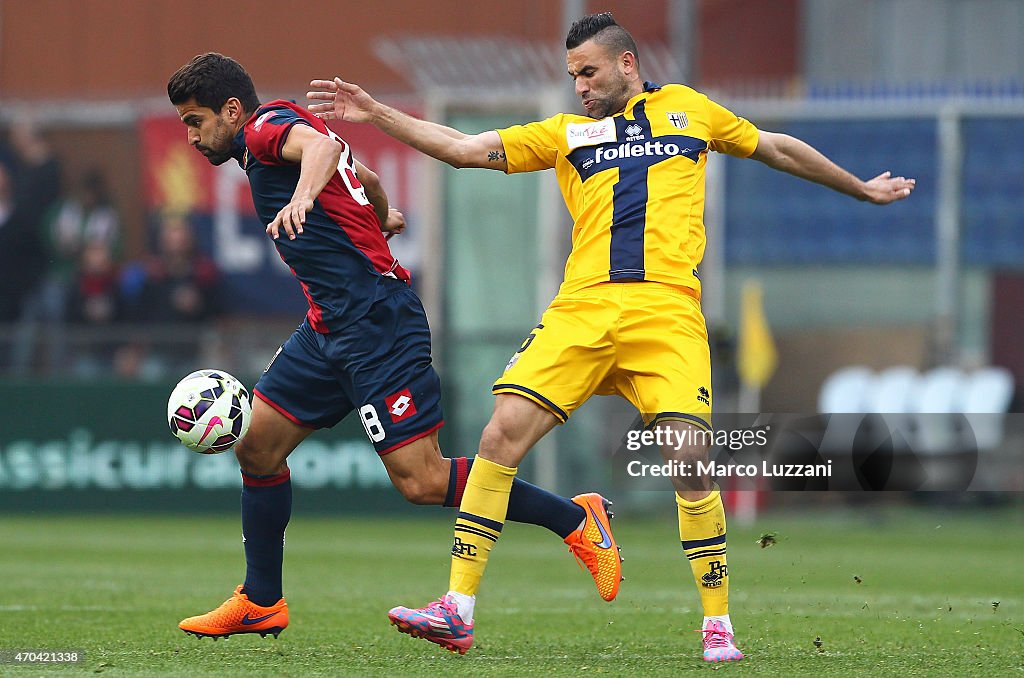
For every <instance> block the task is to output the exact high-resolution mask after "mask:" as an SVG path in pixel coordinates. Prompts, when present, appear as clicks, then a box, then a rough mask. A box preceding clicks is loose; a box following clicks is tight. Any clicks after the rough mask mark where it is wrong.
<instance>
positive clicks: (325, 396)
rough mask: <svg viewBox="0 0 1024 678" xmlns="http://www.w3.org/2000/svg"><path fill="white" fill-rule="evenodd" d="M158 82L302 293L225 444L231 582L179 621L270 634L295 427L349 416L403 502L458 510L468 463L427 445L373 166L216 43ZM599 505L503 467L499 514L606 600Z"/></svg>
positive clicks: (612, 584) (426, 336)
mask: <svg viewBox="0 0 1024 678" xmlns="http://www.w3.org/2000/svg"><path fill="white" fill-rule="evenodd" d="M167 94H168V97H169V98H170V100H171V103H172V104H174V106H175V108H176V109H177V112H178V115H179V116H180V118H181V121H182V123H184V124H185V126H186V127H187V128H188V142H189V143H190V144H191V145H192V146H193V147H195V149H196V150H197V151H199V152H201V153H202V154H203V155H205V156H206V158H207V159H208V160H209V161H210V163H211V164H214V165H220V164H222V163H224V162H227V161H228V160H230V159H232V158H234V159H235V160H237V161H238V163H239V164H240V165H241V166H242V168H243V169H244V170H245V172H246V174H247V175H248V177H249V185H250V188H251V190H252V197H253V202H254V203H255V206H256V211H257V214H258V216H259V218H260V220H261V221H262V222H263V223H264V224H267V233H268V235H270V236H271V237H273V238H274V243H275V245H276V247H277V250H278V252H279V254H280V255H281V258H282V259H283V260H284V262H285V263H286V264H287V265H288V266H289V268H290V269H291V270H292V272H293V273H294V275H295V277H296V278H297V279H298V281H299V284H300V285H301V286H302V290H303V292H304V293H305V295H306V299H307V300H308V301H309V311H308V312H307V314H306V318H305V320H304V321H303V323H302V325H301V326H300V327H299V328H298V329H297V330H296V331H295V332H294V334H292V336H291V337H290V338H289V339H288V340H287V341H286V342H285V343H284V345H283V346H282V347H281V348H280V349H279V350H278V352H277V354H276V355H275V356H274V359H273V360H272V361H271V363H270V365H269V366H268V367H267V369H266V371H265V372H264V374H263V376H262V377H261V378H260V379H259V381H258V382H257V383H256V386H255V388H254V389H253V393H254V394H255V396H256V397H255V399H254V401H253V409H252V420H251V424H250V426H249V431H248V433H247V434H246V436H245V437H244V438H243V439H242V440H241V441H239V443H238V444H237V445H236V446H235V455H236V456H237V458H238V462H239V464H240V466H241V470H242V533H243V539H244V544H245V561H246V575H245V582H244V583H243V584H241V585H240V586H238V588H237V589H236V590H235V592H234V594H233V595H232V597H231V598H230V599H228V600H227V601H226V602H225V603H224V604H223V605H221V606H220V607H218V608H217V609H215V610H213V611H212V612H208V613H206V614H203V615H199V616H196V617H189V618H188V619H185V620H183V621H182V622H181V623H180V624H179V627H180V628H181V629H182V630H184V631H185V632H186V633H191V634H193V635H195V636H197V637H201V636H212V637H214V638H217V637H221V636H223V637H227V636H230V635H234V634H238V633H259V634H261V635H263V636H265V635H267V634H268V633H271V634H273V635H274V636H275V637H276V636H277V634H279V633H280V632H281V631H282V630H283V629H284V628H285V627H286V626H287V625H288V606H287V604H286V603H285V600H284V598H283V594H282V584H281V570H282V560H283V554H284V532H285V527H286V526H287V524H288V520H289V517H290V515H291V500H292V491H291V483H290V480H289V470H288V465H287V458H288V455H289V454H291V452H292V451H293V450H294V449H295V448H296V446H297V445H298V444H299V443H300V442H302V440H303V439H305V438H306V436H308V435H310V434H311V433H312V432H313V431H314V430H316V429H318V428H329V427H331V426H334V425H335V424H337V423H338V422H339V421H341V420H342V419H343V418H344V417H346V416H347V415H349V414H350V413H351V412H353V411H355V412H357V413H358V414H357V416H358V417H359V418H360V420H361V421H362V423H363V426H364V428H365V429H366V433H367V436H369V438H370V441H371V442H372V443H373V445H374V447H375V448H376V450H377V454H379V455H380V458H381V461H383V463H384V466H385V468H386V469H387V472H388V475H389V476H390V478H391V480H392V482H393V483H394V485H395V487H397V488H398V490H399V491H400V492H401V493H402V495H403V496H405V498H406V499H408V500H409V501H410V502H412V503H415V504H443V505H445V506H459V504H460V502H461V498H462V493H463V490H464V489H465V486H466V479H467V477H468V475H469V469H470V467H471V465H472V460H469V459H466V458H464V457H463V458H458V459H448V458H445V457H443V456H441V452H440V449H439V447H438V442H437V432H438V429H439V428H440V427H441V426H442V424H443V423H444V422H443V417H442V414H441V404H440V395H441V392H440V382H439V380H438V377H437V374H436V373H435V372H434V368H433V366H432V365H431V359H430V331H429V328H428V327H427V319H426V315H425V314H424V312H423V307H422V306H421V304H420V300H419V298H418V297H417V296H416V294H415V293H414V292H413V291H412V290H411V289H410V287H409V272H408V271H406V270H405V269H404V268H402V266H401V265H400V264H399V263H398V260H397V259H395V257H394V256H392V254H391V251H390V249H389V248H388V245H387V241H386V240H385V237H384V235H383V233H382V230H389V231H391V230H394V231H398V230H401V229H402V228H404V218H403V217H402V215H401V214H400V213H399V212H397V211H396V210H393V209H391V208H390V207H389V205H388V199H387V195H386V193H385V192H384V190H383V188H382V187H381V185H380V181H379V180H378V178H377V176H376V175H375V174H374V173H373V172H372V171H370V170H369V169H368V168H366V167H365V166H363V165H362V164H360V163H359V162H358V161H357V160H355V158H354V157H353V155H352V150H351V148H350V147H349V146H348V144H346V143H345V142H344V141H343V140H342V139H341V138H340V137H338V136H337V135H336V134H334V133H333V132H332V131H331V130H329V129H328V128H327V126H326V125H325V124H324V123H323V121H321V120H319V119H318V118H317V117H316V116H314V115H312V114H311V113H309V112H307V111H305V110H304V109H302V108H300V107H298V106H296V105H295V104H293V103H291V102H288V101H282V100H276V101H272V102H270V103H268V104H265V105H262V106H261V105H260V102H259V99H258V98H257V96H256V90H255V87H254V86H253V83H252V79H251V78H250V77H249V74H248V73H246V71H245V69H243V68H242V66H241V65H239V64H238V62H236V61H234V60H233V59H230V58H228V57H225V56H223V55H221V54H215V53H209V54H202V55H199V56H197V57H195V58H194V59H192V60H191V61H190V62H189V63H188V64H186V65H184V66H182V67H181V68H180V69H178V71H177V72H175V74H174V75H173V76H171V78H170V80H169V81H168V84H167ZM480 490H481V491H486V490H487V488H480ZM607 503H608V502H607V501H606V500H604V499H603V498H602V497H601V496H600V495H597V494H593V493H591V494H584V495H579V496H577V497H574V498H573V499H571V500H569V499H564V498H562V497H558V496H556V495H553V494H551V493H549V492H546V491H544V490H542V489H540V488H538V487H535V486H533V485H530V484H528V483H525V482H522V481H519V480H518V479H517V480H516V481H515V484H514V485H513V488H512V495H511V499H510V503H509V512H508V519H509V520H514V521H518V522H525V523H532V524H536V525H541V526H543V527H546V528H548V529H550V530H551V531H553V532H555V533H556V534H558V535H559V536H560V537H562V538H563V540H564V541H565V543H566V544H568V545H569V550H570V552H571V553H572V554H573V555H575V556H576V557H577V558H578V559H579V560H580V561H581V562H582V563H583V564H584V565H585V566H586V567H587V569H588V570H589V571H590V573H591V575H592V576H593V577H594V580H595V582H596V583H597V586H598V592H599V593H600V594H601V596H602V598H604V599H605V600H611V599H613V598H614V597H615V594H616V593H617V592H618V586H619V581H620V579H621V568H620V565H619V563H620V558H619V555H618V551H617V546H616V545H615V543H614V540H610V539H601V540H595V539H594V538H593V536H594V535H595V534H609V535H610V531H609V530H610V528H609V525H608V519H609V517H610V515H609V514H608V512H607V510H606V509H607ZM465 621H466V623H469V624H471V623H472V620H465Z"/></svg>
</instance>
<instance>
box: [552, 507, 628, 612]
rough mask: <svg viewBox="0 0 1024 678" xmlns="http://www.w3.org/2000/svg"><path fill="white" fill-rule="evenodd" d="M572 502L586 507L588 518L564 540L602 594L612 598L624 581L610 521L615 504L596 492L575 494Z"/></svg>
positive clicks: (610, 599) (584, 508)
mask: <svg viewBox="0 0 1024 678" xmlns="http://www.w3.org/2000/svg"><path fill="white" fill-rule="evenodd" d="M572 501H573V503H574V504H579V505H580V506H581V507H582V508H583V510H584V511H585V512H586V514H587V518H586V520H584V521H583V525H582V526H581V527H580V528H579V529H577V530H576V531H574V532H573V533H572V534H570V535H569V536H568V537H566V538H565V543H566V544H568V545H569V553H571V554H573V555H574V556H576V560H577V561H579V563H580V565H581V566H583V567H586V568H587V569H588V570H590V574H591V576H593V577H594V583H595V584H597V592H598V593H600V594H601V597H602V598H604V599H605V600H607V601H612V600H614V599H615V596H616V595H618V593H619V582H621V581H622V580H623V577H622V556H621V555H619V550H620V549H619V547H618V546H616V545H615V538H614V537H612V528H611V524H610V523H609V520H610V519H611V518H612V516H613V515H614V514H612V513H611V512H610V511H609V510H608V507H609V506H611V505H612V503H611V502H610V501H608V500H607V499H605V498H604V497H602V496H601V495H599V494H597V493H594V492H591V493H590V494H580V495H576V496H575V497H573V498H572Z"/></svg>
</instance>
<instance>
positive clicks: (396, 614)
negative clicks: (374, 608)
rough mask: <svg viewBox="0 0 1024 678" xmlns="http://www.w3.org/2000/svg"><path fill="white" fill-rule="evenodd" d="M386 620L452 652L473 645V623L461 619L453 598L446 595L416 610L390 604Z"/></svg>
mask: <svg viewBox="0 0 1024 678" xmlns="http://www.w3.org/2000/svg"><path fill="white" fill-rule="evenodd" d="M388 619H390V620H391V623H392V625H394V626H395V628H397V629H398V630H399V631H401V632H402V633H408V634H409V635H410V636H412V637H413V638H423V639H424V640H429V641H430V642H432V643H436V644H438V645H440V646H441V647H443V648H444V649H446V650H450V651H452V652H458V653H459V654H466V650H468V649H469V648H470V647H472V645H473V624H467V623H465V622H464V621H462V617H460V616H459V610H458V608H457V607H456V605H455V601H454V600H453V599H452V598H451V597H450V596H448V595H445V596H444V597H442V598H438V599H437V600H435V601H434V602H432V603H431V604H429V605H427V606H426V607H421V608H418V609H410V608H408V607H401V606H399V607H393V608H391V611H390V612H388Z"/></svg>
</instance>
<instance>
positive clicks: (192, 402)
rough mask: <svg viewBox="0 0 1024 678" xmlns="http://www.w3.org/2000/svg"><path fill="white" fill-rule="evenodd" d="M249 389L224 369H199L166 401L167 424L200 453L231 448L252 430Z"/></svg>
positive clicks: (177, 387) (212, 452)
mask: <svg viewBox="0 0 1024 678" xmlns="http://www.w3.org/2000/svg"><path fill="white" fill-rule="evenodd" d="M250 414H252V406H251V405H250V404H249V392H248V391H246V390H245V386H243V385H242V382H240V381H238V380H237V379H235V378H234V377H232V376H231V375H230V374H228V373H227V372H225V371H224V370H199V371H197V372H193V373H192V374H190V375H188V376H187V377H185V378H184V379H182V380H181V381H179V382H178V385H177V386H175V387H174V390H173V391H171V397H170V398H169V399H168V400H167V425H168V426H169V427H170V428H171V433H173V434H174V436H175V437H176V438H177V439H178V440H180V441H181V442H182V443H183V444H184V445H185V446H186V447H188V448H189V449H190V450H192V451H194V452H199V453H200V454H216V453H218V452H223V451H224V450H227V449H230V448H231V446H232V445H234V444H235V443H237V442H238V441H239V439H240V438H241V437H242V436H244V435H245V432H246V431H248V430H249V416H250Z"/></svg>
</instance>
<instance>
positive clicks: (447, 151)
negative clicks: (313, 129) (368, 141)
mask: <svg viewBox="0 0 1024 678" xmlns="http://www.w3.org/2000/svg"><path fill="white" fill-rule="evenodd" d="M309 85H310V87H315V88H317V90H319V91H312V92H307V93H306V96H307V97H309V98H310V99H313V100H315V101H322V102H325V103H316V104H310V106H309V110H310V111H311V112H312V113H315V114H316V115H317V116H318V117H320V118H322V119H324V120H345V121H347V122H368V123H370V124H372V125H373V126H374V127H376V128H377V129H379V130H381V131H382V132H384V133H385V134H387V135H389V136H392V137H394V138H395V139H398V140H399V141H401V142H402V143H404V144H407V145H409V146H412V147H413V148H415V149H416V150H418V151H420V152H421V153H425V154H427V155H429V156H431V157H434V158H437V159H438V160H441V161H443V162H446V163H448V164H449V165H451V166H452V167H457V168H459V167H483V168H487V169H496V170H501V171H505V170H506V169H508V164H507V163H506V162H505V147H504V146H503V145H502V143H501V137H500V136H498V133H497V132H495V131H493V130H491V131H487V132H482V133H480V134H474V135H470V134H464V133H462V132H460V131H459V130H457V129H454V128H452V127H446V126H444V125H439V124H438V123H435V122H430V121H427V120H419V119H417V118H413V117H411V116H409V115H406V114H405V113H402V112H401V111H399V110H397V109H394V108H391V107H390V106H385V105H384V104H382V103H380V102H378V101H376V100H375V99H374V98H373V97H371V96H370V95H369V94H367V93H366V92H364V91H363V89H362V88H361V87H359V85H355V84H353V83H351V82H344V81H343V80H342V79H341V78H335V79H334V80H313V81H312V82H310V83H309Z"/></svg>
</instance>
